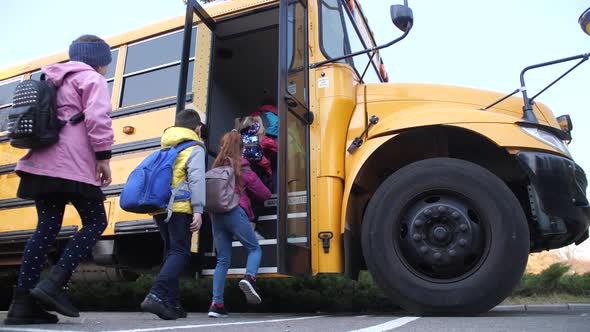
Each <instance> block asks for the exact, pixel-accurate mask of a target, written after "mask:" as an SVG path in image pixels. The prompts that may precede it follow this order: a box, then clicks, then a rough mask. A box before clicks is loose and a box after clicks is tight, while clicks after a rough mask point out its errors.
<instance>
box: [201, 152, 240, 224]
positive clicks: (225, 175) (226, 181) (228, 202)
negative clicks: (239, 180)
mask: <svg viewBox="0 0 590 332" xmlns="http://www.w3.org/2000/svg"><path fill="white" fill-rule="evenodd" d="M227 160H229V165H228V166H217V167H215V168H212V169H211V170H209V171H207V172H206V173H205V185H206V190H205V192H206V200H205V202H206V206H205V209H206V210H207V211H208V212H212V213H227V212H229V211H231V210H233V209H234V208H235V207H236V206H238V204H239V203H240V193H237V192H236V181H235V172H234V167H233V162H232V160H231V159H229V158H228V159H227Z"/></svg>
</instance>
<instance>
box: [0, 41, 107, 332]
mask: <svg viewBox="0 0 590 332" xmlns="http://www.w3.org/2000/svg"><path fill="white" fill-rule="evenodd" d="M69 55H70V62H66V63H60V64H55V65H50V66H46V67H43V68H42V71H43V72H44V73H45V75H46V78H47V80H48V81H50V82H52V83H54V84H55V85H56V87H57V88H58V90H57V113H58V117H59V118H60V119H62V120H69V119H71V118H72V117H73V116H74V115H76V114H79V113H82V114H83V116H84V120H83V121H81V122H79V123H77V124H74V123H72V122H68V123H67V124H66V125H65V126H64V127H63V129H62V130H61V131H60V134H59V141H58V142H57V143H55V144H53V145H51V146H48V147H44V148H39V149H33V150H30V151H29V152H28V153H27V154H26V155H25V156H24V157H23V158H22V159H20V160H19V161H18V163H17V166H16V172H17V174H18V175H19V176H20V177H21V180H20V185H19V188H18V193H17V196H18V197H20V198H23V199H31V200H34V201H35V206H36V209H37V215H38V223H37V230H36V231H35V233H34V234H33V235H32V237H31V238H30V239H29V240H28V242H27V245H26V247H25V251H24V254H23V259H22V263H21V266H20V272H19V278H18V284H17V286H16V287H15V289H14V295H13V299H12V304H11V306H10V309H9V311H8V314H7V318H6V320H5V323H6V324H42V323H56V322H57V320H58V318H57V316H55V315H53V314H50V313H48V312H46V311H45V310H43V309H42V308H41V306H40V305H39V304H40V303H41V304H43V306H44V308H47V309H49V310H54V311H57V312H59V313H61V314H63V315H66V316H70V317H78V316H79V312H78V309H76V308H75V307H74V306H73V305H72V304H71V303H70V302H69V301H68V299H67V297H66V294H65V292H64V291H63V287H64V286H65V285H66V284H67V282H68V281H69V279H70V277H71V275H72V272H73V271H74V269H75V268H76V266H78V263H79V262H80V260H81V259H82V258H84V257H86V256H88V255H89V254H90V253H91V251H92V248H93V247H94V245H95V244H96V242H97V241H98V240H99V239H100V237H101V234H102V232H103V231H104V229H105V228H106V226H107V216H106V213H105V208H104V199H105V197H104V194H103V193H102V190H101V188H100V187H101V186H107V185H109V184H110V183H111V170H110V166H109V161H110V158H111V147H112V145H113V130H112V128H111V118H110V116H109V113H110V112H111V98H110V94H109V90H108V87H107V83H106V80H105V78H104V75H105V74H106V71H107V69H108V65H109V63H110V62H111V50H110V47H109V45H108V44H107V43H105V41H104V40H102V39H100V38H98V37H96V36H92V35H84V36H81V37H80V38H78V39H76V40H74V41H73V42H72V44H71V45H70V49H69ZM68 202H69V203H72V204H73V205H74V207H75V208H76V210H77V211H78V214H79V215H80V217H81V219H82V224H83V227H82V228H81V229H80V230H78V232H77V233H76V234H74V236H73V237H72V239H71V240H70V241H69V242H68V244H67V246H66V247H65V249H64V250H63V253H62V255H61V257H60V259H59V261H58V262H57V264H56V265H55V266H53V268H52V269H51V271H50V272H49V275H48V276H47V278H46V279H44V280H43V281H41V282H39V279H40V273H41V270H42V269H43V265H44V264H45V261H46V260H47V252H48V250H49V247H50V245H51V244H52V243H53V241H54V240H55V238H56V237H57V235H58V233H59V230H60V228H61V224H62V220H63V216H64V210H65V205H66V204H67V203H68Z"/></svg>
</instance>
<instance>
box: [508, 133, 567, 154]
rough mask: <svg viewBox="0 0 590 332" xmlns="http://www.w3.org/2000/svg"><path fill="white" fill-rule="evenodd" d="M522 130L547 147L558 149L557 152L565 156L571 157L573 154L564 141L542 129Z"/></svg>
mask: <svg viewBox="0 0 590 332" xmlns="http://www.w3.org/2000/svg"><path fill="white" fill-rule="evenodd" d="M520 129H522V130H523V131H524V132H525V133H527V134H529V135H531V136H533V137H534V138H536V139H538V140H539V141H541V142H543V143H545V144H547V145H550V146H552V147H554V148H555V149H557V150H559V151H561V152H563V153H564V154H566V155H568V156H570V157H571V154H570V151H569V150H568V148H567V145H566V144H565V143H564V142H563V141H562V140H560V139H559V138H557V137H556V136H555V135H553V134H552V133H550V132H548V131H545V130H542V129H539V128H535V127H520Z"/></svg>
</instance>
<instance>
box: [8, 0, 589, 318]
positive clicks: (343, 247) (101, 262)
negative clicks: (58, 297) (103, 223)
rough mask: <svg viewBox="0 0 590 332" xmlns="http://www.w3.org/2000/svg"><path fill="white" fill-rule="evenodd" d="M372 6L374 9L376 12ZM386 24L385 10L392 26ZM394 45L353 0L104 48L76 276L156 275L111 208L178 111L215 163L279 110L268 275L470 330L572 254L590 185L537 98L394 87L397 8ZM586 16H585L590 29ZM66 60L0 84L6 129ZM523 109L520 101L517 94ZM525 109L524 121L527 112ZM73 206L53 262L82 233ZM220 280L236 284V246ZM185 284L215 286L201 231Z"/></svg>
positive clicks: (22, 232)
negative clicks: (97, 156) (105, 88)
mask: <svg viewBox="0 0 590 332" xmlns="http://www.w3.org/2000/svg"><path fill="white" fill-rule="evenodd" d="M378 5H379V6H382V5H383V4H378ZM386 9H387V8H385V7H384V10H386ZM390 10H391V13H392V21H393V24H394V25H395V26H396V27H398V28H399V29H400V30H401V33H400V35H399V37H398V38H396V39H395V40H393V41H392V42H390V43H388V44H386V45H376V43H375V39H374V37H373V34H372V32H371V29H370V26H369V25H368V21H367V20H366V18H365V16H364V15H363V12H362V8H361V7H360V5H359V4H358V3H357V2H356V1H354V0H347V1H341V0H291V1H276V0H234V1H220V2H213V3H212V4H209V5H208V6H206V7H205V8H203V7H201V6H200V5H199V4H198V2H197V1H194V0H192V1H188V5H187V12H186V15H185V16H184V17H178V18H175V19H171V20H168V21H165V22H161V23H158V24H154V25H152V26H148V27H146V28H143V29H140V30H136V31H132V32H129V33H126V34H123V35H120V36H118V37H115V38H112V39H109V40H108V43H109V45H111V46H112V52H113V59H114V60H113V63H112V64H111V67H110V70H109V73H107V75H106V78H107V81H108V83H109V87H110V89H111V93H112V106H113V112H112V115H111V116H112V118H113V128H114V131H115V146H114V148H113V159H112V170H113V184H112V185H111V186H109V187H106V188H104V192H105V193H106V195H107V200H106V201H105V206H106V209H107V211H108V218H109V224H108V227H107V229H106V231H105V232H104V234H103V237H102V239H101V241H100V242H99V243H98V244H97V246H96V248H95V249H94V251H93V254H92V257H89V259H88V261H87V262H85V263H84V264H82V265H81V266H80V268H79V269H78V270H77V272H76V273H75V276H76V277H77V278H82V279H84V278H85V279H97V278H101V279H104V278H108V279H110V280H124V279H127V278H132V277H133V274H134V273H137V272H141V271H145V270H149V269H151V268H153V267H155V266H158V264H159V263H160V262H161V250H162V248H161V244H160V242H161V241H160V240H159V234H158V232H157V228H156V226H155V225H154V223H153V222H152V220H151V218H150V217H149V216H147V215H138V214H132V213H127V212H125V211H123V210H122V209H121V208H120V207H119V198H118V194H119V193H120V191H121V188H122V186H123V184H124V183H125V181H126V178H127V176H128V175H129V173H130V172H131V171H132V170H133V168H134V167H135V166H136V165H137V164H138V163H139V162H140V161H141V160H142V159H143V158H144V157H146V156H147V155H148V154H149V153H151V152H152V151H154V150H155V149H157V148H158V147H159V142H160V136H161V134H162V132H163V131H164V129H166V128H167V127H169V126H172V125H173V122H174V117H175V112H176V111H177V110H178V109H181V108H183V107H193V108H196V109H197V110H198V111H199V112H200V113H201V115H202V117H203V119H205V121H206V123H207V125H208V127H209V132H210V135H209V138H208V140H207V144H206V145H207V148H208V154H209V160H208V162H209V163H211V162H212V160H213V158H214V156H215V154H216V152H217V151H218V141H219V138H220V137H221V136H222V135H223V134H224V133H225V132H227V131H229V130H231V129H232V128H233V126H234V120H235V119H236V118H240V117H243V116H246V115H248V114H250V113H251V112H253V111H254V110H256V109H257V107H258V106H260V105H259V103H260V100H261V99H263V98H265V97H268V96H269V95H271V96H273V97H274V98H275V99H276V101H277V106H278V109H279V135H278V140H277V141H278V145H279V152H278V158H277V163H276V165H273V168H274V169H273V171H275V172H276V173H277V174H278V176H277V178H276V183H275V185H276V190H274V191H275V192H274V196H273V198H272V199H270V200H268V201H266V202H265V203H264V204H263V205H261V206H259V207H258V208H257V212H258V220H257V228H258V230H259V232H260V233H262V235H263V236H264V237H265V239H263V240H260V244H261V246H262V248H263V259H262V264H261V267H260V270H259V273H260V275H261V276H266V277H279V276H285V275H318V274H324V273H342V274H345V275H346V276H348V277H350V278H356V277H357V276H358V273H359V271H361V270H369V272H370V273H371V275H372V276H373V278H374V280H375V282H376V283H377V284H378V285H379V286H380V287H381V288H382V289H383V291H384V292H385V294H387V295H388V296H389V297H391V298H392V299H393V300H394V301H395V302H397V303H398V304H399V305H401V306H402V307H403V308H405V309H407V310H409V311H412V312H415V313H421V314H423V313H428V314H476V313H481V312H485V311H487V310H489V309H490V308H492V307H493V306H495V305H497V304H498V303H500V302H501V301H502V300H503V299H504V298H505V297H506V296H508V295H509V294H510V292H511V291H512V290H513V289H514V287H515V286H516V285H517V283H518V281H519V279H520V277H521V276H522V273H523V271H524V268H525V266H526V263H527V257H528V254H529V253H531V252H538V251H542V250H547V249H552V248H559V247H563V246H566V245H568V244H571V243H578V244H579V243H581V242H582V241H584V240H585V239H586V238H587V237H588V222H589V219H590V213H589V207H588V200H587V199H586V195H585V190H586V186H587V181H586V176H585V174H584V171H583V170H582V169H581V168H580V167H579V166H578V165H577V164H576V163H575V162H574V161H573V160H572V157H571V155H570V153H569V152H568V149H567V141H568V139H569V138H570V131H571V129H572V123H571V119H570V117H569V116H562V117H559V118H556V117H555V116H554V115H553V114H552V112H551V111H550V109H549V108H548V107H547V106H545V105H543V104H541V103H536V102H535V98H536V97H537V96H533V97H529V96H528V95H527V92H526V89H525V85H524V74H525V73H526V72H527V71H528V70H531V69H534V68H536V67H540V66H545V65H549V64H551V63H555V62H565V61H574V60H577V59H579V60H580V61H585V60H586V59H587V58H588V54H585V55H580V56H576V57H571V58H566V59H561V60H558V61H553V62H551V63H545V64H539V65H535V66H531V67H528V68H525V70H523V72H522V73H521V83H522V85H521V86H522V88H520V89H518V90H516V91H515V92H514V93H513V94H512V95H509V96H506V97H504V96H503V95H501V94H498V93H494V92H488V91H481V90H476V89H470V88H459V87H450V86H442V85H429V84H392V83H388V82H387V72H386V71H385V70H384V67H383V62H382V60H381V58H380V56H379V49H381V48H383V47H388V46H391V45H393V44H395V43H396V42H399V41H401V40H402V39H404V38H406V36H408V35H409V32H410V31H411V27H412V24H413V14H412V11H411V10H410V8H409V7H407V6H404V5H393V6H392V7H391V8H390ZM588 17H590V14H586V16H584V15H583V17H581V18H580V24H581V25H582V26H583V27H586V30H587V31H588V29H587V22H588ZM61 61H67V54H65V53H63V54H58V55H54V56H50V57H47V58H43V59H41V60H38V61H33V62H30V63H25V64H22V65H18V66H14V67H11V68H5V69H2V70H0V131H2V130H6V129H5V120H3V119H4V118H3V117H6V114H7V113H8V111H9V109H10V103H11V95H12V91H13V90H14V87H15V86H16V84H18V82H20V81H22V80H24V79H38V77H39V75H40V68H41V67H42V66H43V65H47V64H50V63H55V62H61ZM516 93H521V94H522V95H523V96H522V98H519V97H516V96H514V94H516ZM523 105H524V106H523ZM0 140H1V142H0V271H1V273H2V275H3V276H5V277H10V276H13V275H14V271H16V270H17V269H18V265H19V264H20V257H21V252H22V249H23V247H24V244H25V241H26V240H27V238H28V237H29V236H30V234H31V233H32V232H33V230H34V229H35V225H36V215H35V209H34V205H33V202H31V201H25V200H21V199H18V198H16V196H15V193H16V188H17V186H18V177H17V176H16V175H15V173H14V165H15V163H16V161H17V160H18V159H19V158H20V157H21V156H23V155H24V154H25V153H26V151H24V150H18V149H14V148H12V147H11V146H10V144H9V141H8V139H7V138H6V136H4V137H3V138H0ZM74 211H75V210H74V209H73V208H72V207H68V208H67V211H66V214H65V218H64V223H63V227H62V229H61V232H60V236H59V240H58V242H57V243H56V245H55V247H54V248H53V251H52V252H53V253H52V255H50V260H52V259H55V257H57V256H56V255H57V253H59V251H60V249H61V248H62V247H63V245H64V242H63V241H65V240H67V238H68V237H69V236H71V234H72V233H73V232H75V231H76V230H77V229H79V228H80V227H81V224H80V221H79V219H78V216H77V215H76V213H75V212H74ZM233 247H234V252H233V260H232V266H231V269H230V274H234V275H240V274H242V273H244V271H245V270H244V269H243V267H244V262H245V251H244V250H242V248H240V244H239V242H234V243H233ZM193 252H194V255H193V259H194V262H193V263H194V264H192V269H193V271H192V272H196V273H198V274H199V275H203V276H207V275H209V276H210V275H212V274H213V269H214V267H215V250H214V243H213V241H212V238H211V231H210V227H209V225H208V224H207V222H206V223H205V224H204V226H203V229H202V230H201V232H199V235H198V239H197V238H196V237H195V239H194V243H193Z"/></svg>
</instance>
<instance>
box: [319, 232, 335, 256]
mask: <svg viewBox="0 0 590 332" xmlns="http://www.w3.org/2000/svg"><path fill="white" fill-rule="evenodd" d="M333 237H334V233H332V232H319V233H318V238H319V239H320V240H322V247H324V253H326V254H327V253H329V252H330V240H331V239H332V238H333Z"/></svg>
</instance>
